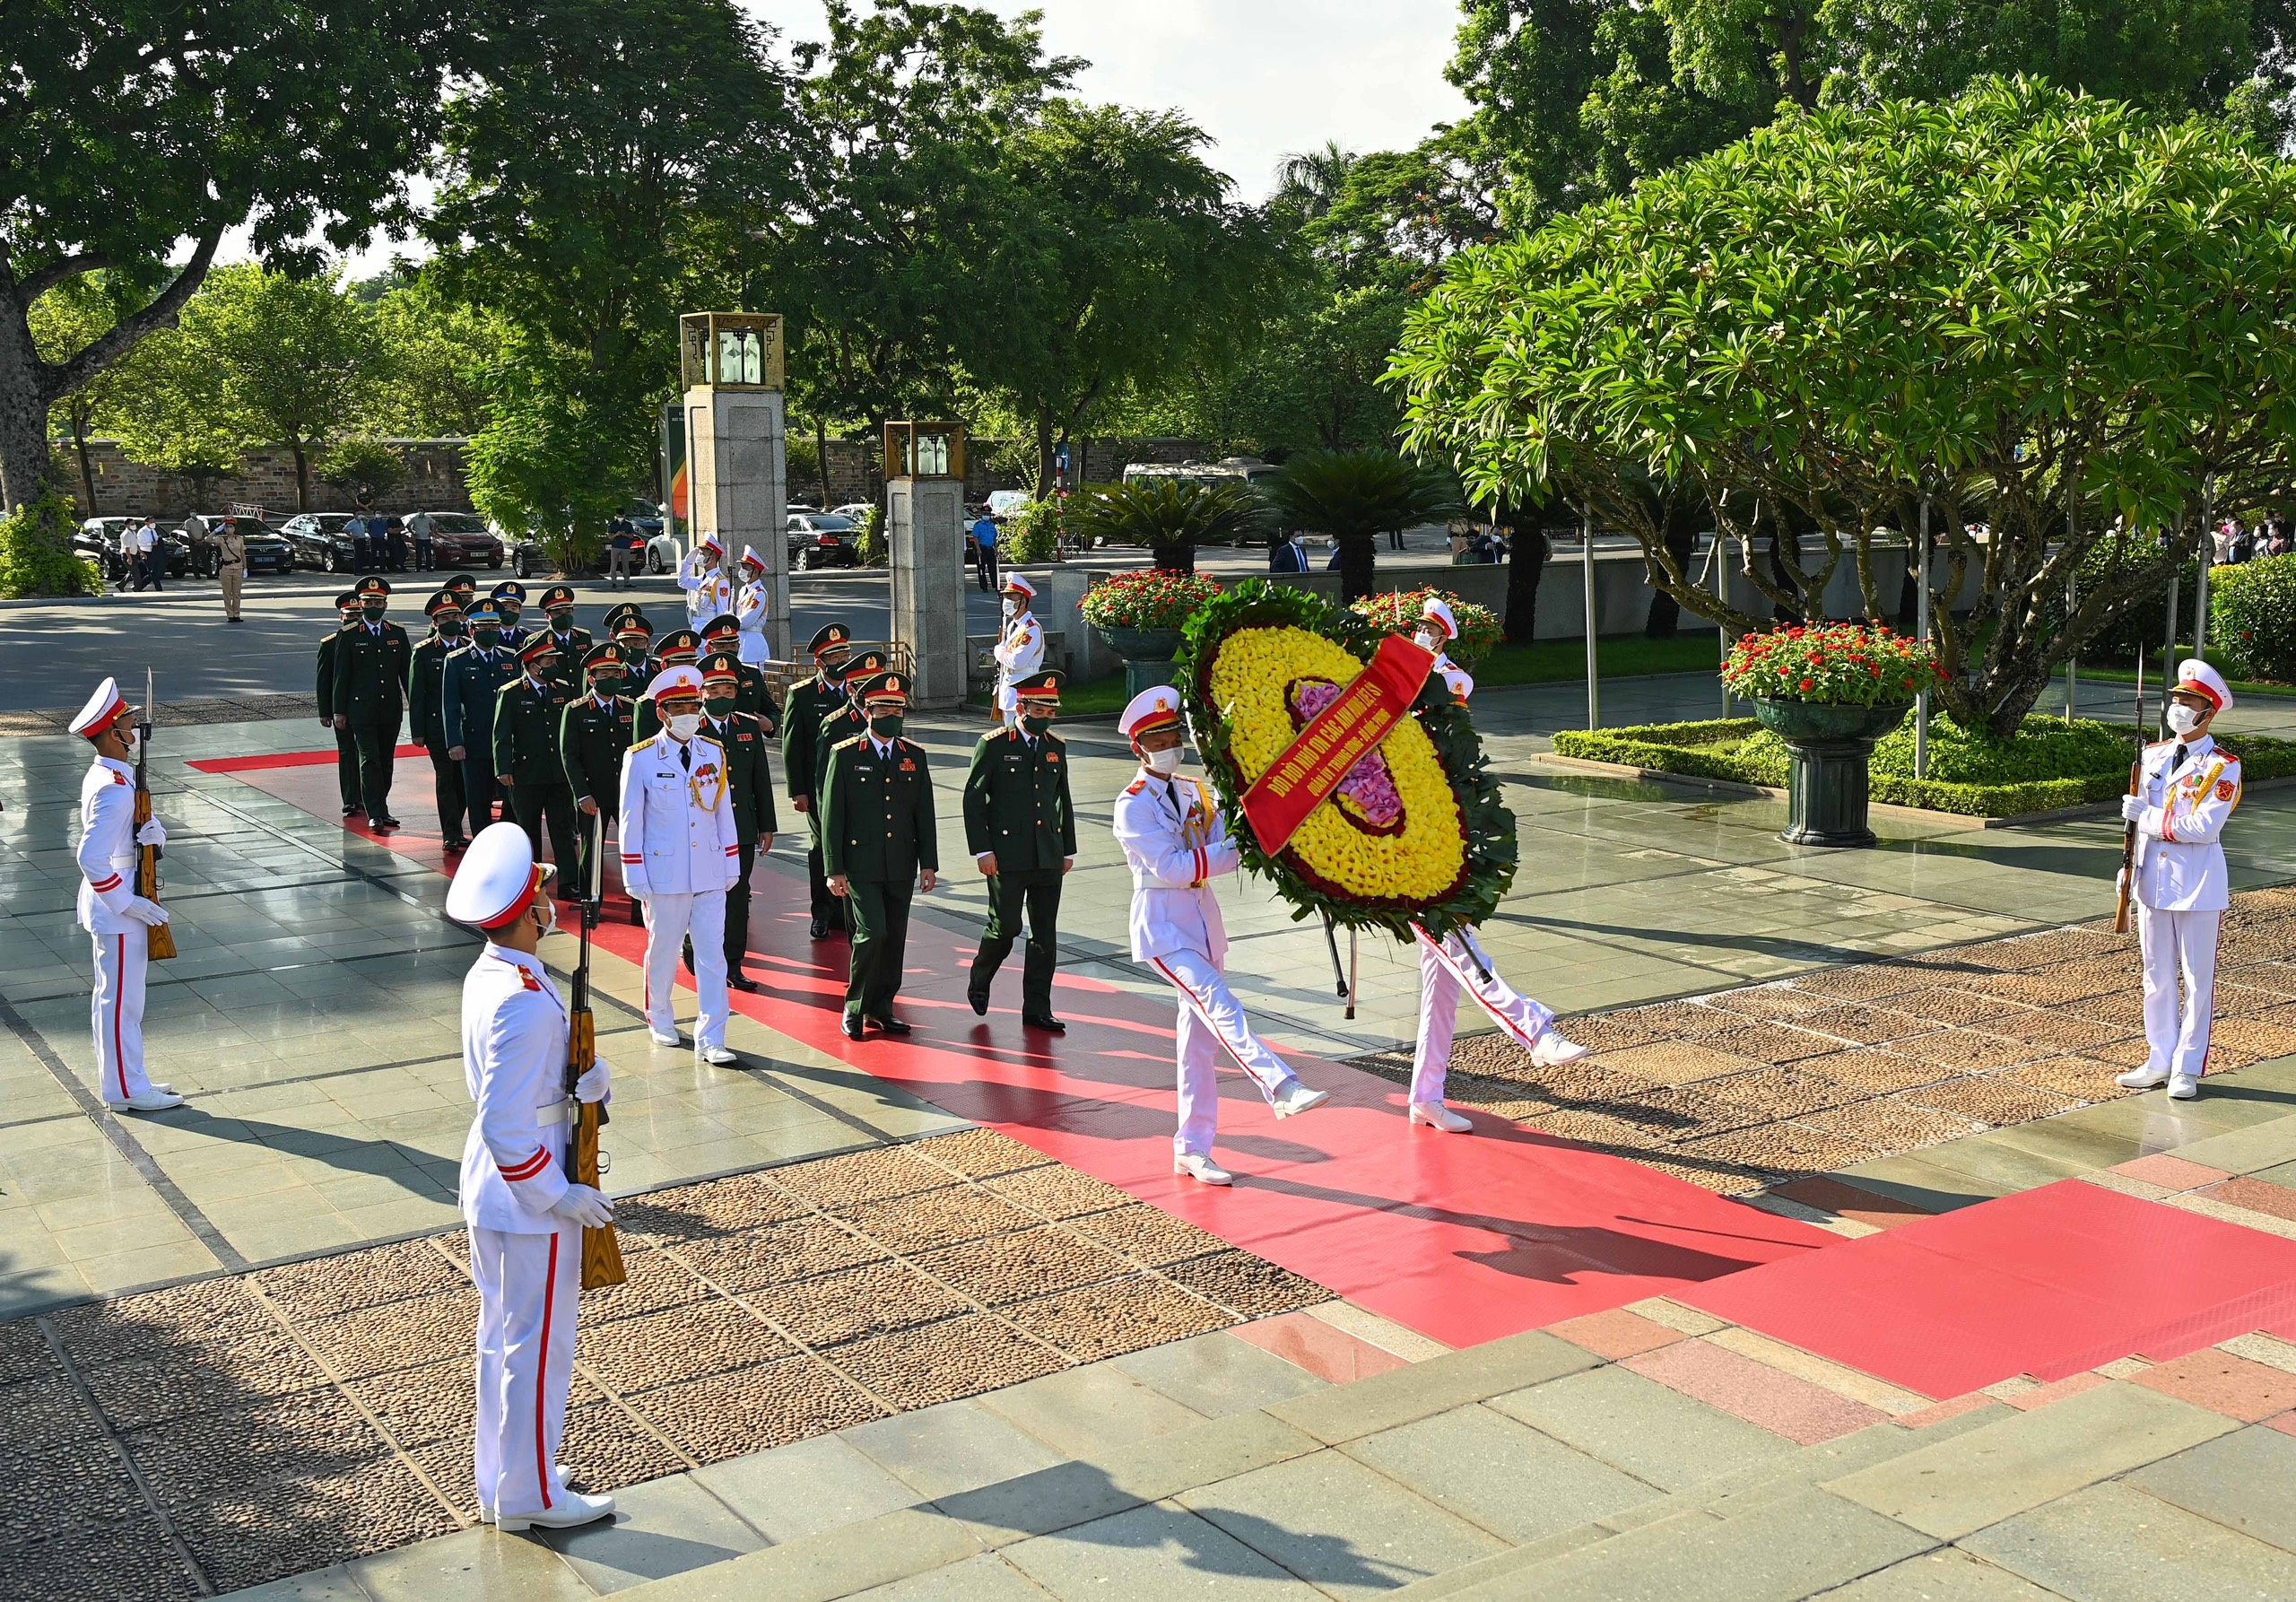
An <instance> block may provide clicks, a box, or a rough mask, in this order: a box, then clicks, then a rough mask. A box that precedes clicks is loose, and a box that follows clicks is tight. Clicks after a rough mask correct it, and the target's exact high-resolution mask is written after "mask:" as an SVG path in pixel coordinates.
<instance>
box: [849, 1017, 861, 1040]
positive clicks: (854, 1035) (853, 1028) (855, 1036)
mask: <svg viewBox="0 0 2296 1602" xmlns="http://www.w3.org/2000/svg"><path fill="white" fill-rule="evenodd" d="M845 1038H846V1039H847V1040H859V1039H860V1038H861V1014H858V1013H848V1014H845Z"/></svg>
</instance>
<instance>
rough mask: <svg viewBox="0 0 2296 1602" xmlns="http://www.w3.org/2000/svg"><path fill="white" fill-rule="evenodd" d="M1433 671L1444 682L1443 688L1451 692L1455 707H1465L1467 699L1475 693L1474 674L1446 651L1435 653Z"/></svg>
mask: <svg viewBox="0 0 2296 1602" xmlns="http://www.w3.org/2000/svg"><path fill="white" fill-rule="evenodd" d="M1431 672H1433V673H1434V674H1435V675H1436V676H1437V677H1439V678H1440V679H1441V680H1442V681H1443V687H1444V688H1445V689H1447V690H1448V691H1449V692H1451V702H1452V704H1453V705H1454V706H1462V707H1463V706H1465V705H1466V704H1467V697H1468V696H1470V695H1473V694H1474V675H1473V674H1471V673H1469V672H1468V671H1467V670H1466V669H1465V668H1464V667H1462V666H1459V665H1458V664H1457V662H1454V661H1452V660H1451V658H1450V655H1449V653H1448V652H1446V651H1437V652H1436V653H1435V666H1434V667H1433V668H1432V669H1431Z"/></svg>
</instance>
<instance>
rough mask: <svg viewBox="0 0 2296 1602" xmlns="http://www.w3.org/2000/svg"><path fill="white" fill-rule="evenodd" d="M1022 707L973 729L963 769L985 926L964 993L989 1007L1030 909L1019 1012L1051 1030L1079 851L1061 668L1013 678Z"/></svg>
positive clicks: (1056, 1023) (968, 839) (968, 841)
mask: <svg viewBox="0 0 2296 1602" xmlns="http://www.w3.org/2000/svg"><path fill="white" fill-rule="evenodd" d="M1013 692H1014V693H1015V694H1016V695H1017V697H1018V698H1019V711H1020V717H1019V718H1018V720H1017V721H1016V722H1014V723H1013V726H1012V727H1007V728H999V729H995V730H992V731H991V732H990V733H987V734H985V735H983V736H980V744H978V745H976V746H974V747H973V750H972V767H971V770H970V771H969V772H967V773H966V775H965V849H967V850H970V852H971V853H972V859H973V862H974V863H975V865H977V866H978V867H979V869H980V871H981V872H982V873H983V874H984V875H987V879H988V927H987V929H986V930H985V931H983V933H982V935H981V937H980V951H979V953H978V955H976V956H975V957H974V958H973V960H972V981H971V983H970V984H969V985H968V986H967V987H966V988H965V998H966V999H967V1000H969V1001H970V1002H971V1003H972V1010H973V1011H974V1012H976V1013H979V1014H987V1011H988V986H989V982H990V981H991V980H992V979H995V978H996V970H997V969H998V968H999V967H1000V966H1001V965H1002V964H1003V963H1004V961H1005V955H1006V954H1007V953H1010V952H1011V951H1012V949H1013V939H1014V937H1015V936H1018V935H1019V934H1020V932H1021V912H1022V907H1023V906H1024V905H1025V907H1026V908H1027V910H1028V915H1029V944H1028V949H1027V951H1026V953H1025V954H1024V955H1023V956H1022V965H1021V1022H1022V1023H1025V1024H1027V1025H1028V1026H1029V1027H1030V1028H1031V1029H1048V1030H1050V1031H1051V1032H1053V1033H1055V1034H1059V1033H1062V1032H1065V1031H1066V1029H1067V1027H1068V1026H1067V1025H1066V1024H1065V1023H1062V1022H1061V1021H1060V1020H1059V1019H1057V1018H1056V1017H1054V1016H1053V1015H1052V971H1053V968H1054V966H1055V964H1056V963H1057V962H1058V960H1059V953H1058V950H1057V945H1056V942H1057V940H1058V939H1059V923H1060V880H1061V876H1062V875H1065V873H1067V871H1068V870H1069V868H1070V866H1072V865H1074V862H1075V860H1076V814H1075V813H1074V811H1073V810H1072V809H1071V807H1070V805H1069V802H1068V747H1067V746H1066V745H1065V744H1064V743H1063V742H1062V740H1061V738H1060V736H1057V735H1056V734H1054V733H1053V732H1052V719H1053V717H1054V715H1055V714H1056V713H1057V712H1058V711H1059V710H1060V675H1058V674H1057V673H1037V674H1031V675H1029V676H1028V677H1026V678H1023V679H1020V680H1018V681H1016V682H1015V683H1014V684H1013Z"/></svg>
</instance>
